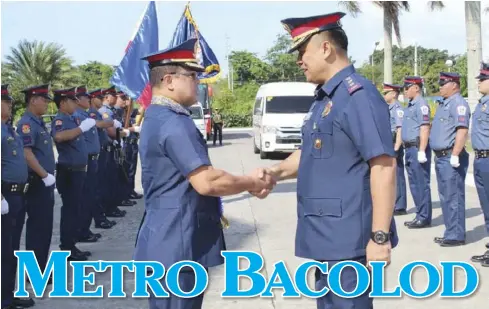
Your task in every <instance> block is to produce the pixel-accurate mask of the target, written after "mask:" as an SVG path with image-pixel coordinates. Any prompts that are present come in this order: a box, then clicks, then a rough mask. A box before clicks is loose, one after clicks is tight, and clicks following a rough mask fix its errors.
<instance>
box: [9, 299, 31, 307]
mask: <svg viewBox="0 0 489 309" xmlns="http://www.w3.org/2000/svg"><path fill="white" fill-rule="evenodd" d="M35 304H36V303H35V302H34V300H33V299H32V298H17V297H14V300H13V301H12V305H14V306H18V307H21V308H29V307H32V306H34V305H35ZM13 308H16V307H13Z"/></svg>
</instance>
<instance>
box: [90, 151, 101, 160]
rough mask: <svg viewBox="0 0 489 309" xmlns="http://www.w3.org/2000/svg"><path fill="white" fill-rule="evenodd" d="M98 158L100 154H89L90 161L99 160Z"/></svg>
mask: <svg viewBox="0 0 489 309" xmlns="http://www.w3.org/2000/svg"><path fill="white" fill-rule="evenodd" d="M98 156H99V154H98V153H89V154H88V160H92V161H93V160H98Z"/></svg>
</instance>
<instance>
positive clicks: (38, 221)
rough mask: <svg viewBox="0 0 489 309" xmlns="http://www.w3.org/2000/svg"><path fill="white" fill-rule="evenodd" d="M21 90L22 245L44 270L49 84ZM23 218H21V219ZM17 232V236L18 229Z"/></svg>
mask: <svg viewBox="0 0 489 309" xmlns="http://www.w3.org/2000/svg"><path fill="white" fill-rule="evenodd" d="M22 92H23V93H24V95H25V101H26V103H27V111H26V112H25V113H24V115H23V116H22V118H21V119H20V120H19V122H18V123H17V133H18V134H19V136H20V137H21V138H22V141H23V144H24V156H25V158H26V160H27V165H28V166H29V190H28V191H27V193H26V196H25V198H26V211H27V216H28V217H27V222H26V244H25V248H26V250H33V251H34V254H35V255H36V259H37V262H38V263H39V267H40V269H41V271H44V270H45V268H46V264H47V261H48V257H49V248H50V246H51V239H52V236H53V215H54V184H55V182H56V179H55V178H54V170H55V169H56V161H55V157H54V150H53V140H52V138H51V136H50V135H49V131H48V129H47V128H46V124H45V123H44V121H43V120H42V115H44V114H45V113H46V111H47V109H48V103H49V102H50V101H52V98H51V97H50V96H49V85H41V86H34V87H31V88H28V89H25V90H23V91H22ZM23 215H24V216H25V213H23ZM24 219H25V217H22V218H21V220H22V222H24ZM18 233H19V236H20V234H21V233H22V229H20V230H19V231H18ZM50 280H51V279H50Z"/></svg>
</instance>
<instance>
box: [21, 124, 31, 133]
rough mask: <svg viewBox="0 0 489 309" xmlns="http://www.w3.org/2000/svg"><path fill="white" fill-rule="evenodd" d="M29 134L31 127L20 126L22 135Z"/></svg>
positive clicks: (26, 125)
mask: <svg viewBox="0 0 489 309" xmlns="http://www.w3.org/2000/svg"><path fill="white" fill-rule="evenodd" d="M30 132H31V126H30V125H28V124H24V125H22V133H24V134H27V133H30Z"/></svg>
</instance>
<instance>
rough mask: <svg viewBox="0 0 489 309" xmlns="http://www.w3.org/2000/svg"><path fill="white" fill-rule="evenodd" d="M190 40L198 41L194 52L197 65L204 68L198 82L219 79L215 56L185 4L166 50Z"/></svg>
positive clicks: (218, 68)
mask: <svg viewBox="0 0 489 309" xmlns="http://www.w3.org/2000/svg"><path fill="white" fill-rule="evenodd" d="M192 38H197V39H198V41H199V47H200V48H198V50H197V52H196V53H197V54H196V58H197V59H198V61H199V64H200V65H202V66H203V67H204V68H205V72H203V73H200V74H199V79H200V82H201V83H212V82H214V81H215V80H217V79H218V78H219V74H220V72H221V68H220V66H219V62H218V61H217V57H216V55H215V54H214V52H213V51H212V49H211V48H210V47H209V44H207V41H206V40H205V39H204V37H203V36H202V34H201V33H200V31H199V29H198V27H197V24H196V23H195V20H194V19H193V17H192V14H191V13H190V4H189V3H187V5H186V6H185V10H184V12H183V15H182V17H181V18H180V21H179V22H178V24H177V28H176V29H175V32H173V39H172V40H171V42H170V45H169V46H168V48H171V47H174V46H177V45H180V44H182V43H183V42H185V41H187V40H189V39H192Z"/></svg>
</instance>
